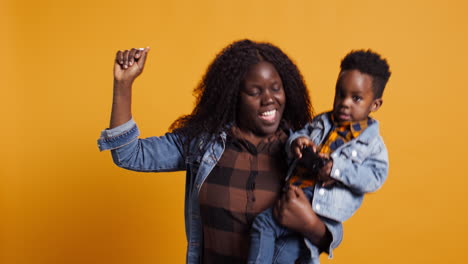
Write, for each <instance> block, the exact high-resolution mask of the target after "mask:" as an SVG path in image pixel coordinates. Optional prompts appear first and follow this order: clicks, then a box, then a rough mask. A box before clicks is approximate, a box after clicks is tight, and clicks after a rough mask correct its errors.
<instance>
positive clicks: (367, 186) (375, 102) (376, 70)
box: [248, 50, 391, 264]
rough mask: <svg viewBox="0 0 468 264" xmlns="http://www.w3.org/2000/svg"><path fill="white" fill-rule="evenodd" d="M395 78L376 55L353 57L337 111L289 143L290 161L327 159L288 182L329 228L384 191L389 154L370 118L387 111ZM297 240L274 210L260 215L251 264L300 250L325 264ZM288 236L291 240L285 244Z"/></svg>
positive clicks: (346, 62) (345, 66) (339, 87)
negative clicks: (369, 195)
mask: <svg viewBox="0 0 468 264" xmlns="http://www.w3.org/2000/svg"><path fill="white" fill-rule="evenodd" d="M390 74H391V73H390V71H389V66H388V64H387V61H386V60H385V59H382V58H381V57H380V55H379V54H377V53H374V52H373V51H371V50H367V51H364V50H359V51H352V52H351V53H349V54H347V55H346V57H345V58H344V59H343V60H342V61H341V71H340V73H339V75H338V80H337V83H336V90H335V99H334V103H333V110H332V111H331V112H327V113H323V114H321V115H318V116H317V117H315V118H314V120H313V121H312V123H310V124H308V125H307V126H306V127H305V128H303V129H302V130H300V131H298V132H296V133H294V134H293V135H291V136H290V138H289V139H288V142H287V144H286V150H287V152H288V156H289V157H290V158H292V157H296V158H297V159H301V158H302V156H304V159H305V158H307V157H309V159H310V156H311V155H310V154H311V153H310V152H309V153H308V154H307V155H306V152H304V149H305V148H309V149H312V151H316V152H317V153H318V155H319V156H320V157H321V159H322V163H321V164H320V162H319V163H318V164H317V165H316V166H315V167H314V168H315V172H313V173H312V174H313V175H310V173H307V172H304V169H303V168H302V169H301V168H295V169H294V170H293V169H290V172H291V171H292V172H293V175H292V177H290V175H288V177H287V179H286V180H287V182H288V184H292V185H295V186H299V187H301V188H302V189H303V191H304V193H305V194H306V195H307V197H308V198H309V199H310V200H311V204H312V209H313V210H314V211H315V212H316V213H317V214H318V215H319V216H320V217H321V219H322V220H323V221H324V223H326V224H327V226H328V224H330V225H332V224H335V225H336V223H341V222H343V221H345V220H347V219H348V218H349V217H351V216H352V215H353V214H354V212H355V211H356V210H357V209H358V208H359V207H360V205H361V203H362V200H363V197H364V194H365V193H368V192H374V191H376V190H377V189H379V188H380V187H381V186H382V184H383V183H384V181H385V179H386V178H387V173H388V154H387V149H386V147H385V144H384V142H383V140H382V137H381V136H380V135H379V124H378V122H377V120H375V119H373V118H371V117H369V114H370V113H371V112H375V111H377V110H378V109H379V108H380V106H381V105H382V94H383V91H384V88H385V85H386V83H387V81H388V79H389V77H390ZM312 154H313V153H312ZM299 161H300V162H299V163H298V165H301V164H302V165H303V166H304V165H307V164H308V163H311V162H312V160H299ZM319 161H320V160H319ZM295 163H297V162H295ZM305 167H306V168H307V166H305ZM309 169H310V166H309ZM288 174H290V173H288ZM311 176H312V177H311ZM291 234H294V232H293V231H291V230H287V229H286V228H284V227H282V226H280V225H279V224H278V223H277V222H276V221H275V220H274V217H273V215H272V209H268V210H267V211H265V212H263V213H262V214H260V215H258V216H257V218H256V219H255V221H254V223H253V225H252V229H251V244H250V253H249V262H248V263H262V264H264V263H273V262H274V261H276V260H277V259H279V258H281V259H283V260H284V259H285V257H284V255H288V254H290V253H289V252H291V251H297V250H301V251H300V256H301V258H300V260H299V261H300V263H314V264H315V263H319V255H320V251H321V250H319V249H318V248H317V247H316V246H314V245H313V244H312V243H310V241H308V240H307V239H304V242H305V245H304V244H302V245H301V246H300V247H301V248H302V249H297V247H298V243H297V241H294V243H292V241H291V236H290V235H291ZM286 236H289V237H288V238H287V239H284V238H285V237H286ZM280 238H282V239H281V240H279V239H280ZM277 240H278V241H281V245H278V244H277V243H276V241H277ZM299 245H300V244H299ZM307 249H308V251H307ZM290 255H291V256H292V257H291V258H294V259H290V260H288V261H287V262H285V263H294V261H296V259H295V258H297V255H294V254H290ZM330 257H331V255H330ZM275 263H276V262H275ZM296 263H297V262H296Z"/></svg>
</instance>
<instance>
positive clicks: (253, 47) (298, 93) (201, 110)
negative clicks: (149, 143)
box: [170, 39, 312, 142]
mask: <svg viewBox="0 0 468 264" xmlns="http://www.w3.org/2000/svg"><path fill="white" fill-rule="evenodd" d="M261 61H267V62H269V63H271V64H272V65H273V66H274V67H275V68H276V70H277V71H278V74H279V75H280V77H281V80H282V82H283V87H284V91H285V95H286V106H285V109H284V112H283V117H282V121H283V122H282V123H283V124H284V123H286V124H288V126H289V127H290V128H291V129H293V130H297V129H299V128H302V127H303V126H304V125H305V124H306V123H307V122H309V121H310V120H311V118H312V116H311V115H312V106H311V103H310V99H309V93H308V91H307V88H306V85H305V82H304V80H303V78H302V75H301V73H300V72H299V70H298V68H297V66H296V65H295V64H294V63H293V62H292V61H291V59H290V58H289V57H288V56H287V55H286V54H285V53H284V52H282V51H281V50H280V49H279V48H278V47H276V46H274V45H272V44H270V43H261V42H254V41H251V40H247V39H246V40H240V41H236V42H233V43H231V44H230V45H228V46H227V47H226V48H224V49H223V50H222V51H221V52H220V53H219V54H218V55H217V56H216V58H215V59H214V61H213V62H212V63H211V65H209V66H208V69H207V71H206V73H205V76H204V77H203V78H202V80H201V82H200V83H199V85H198V86H197V87H196V88H195V89H194V91H193V94H194V96H195V97H196V104H195V108H194V109H193V111H192V113H191V114H189V115H185V116H182V117H180V118H178V119H177V120H176V121H174V123H173V124H172V125H171V127H170V130H171V131H173V132H176V133H180V134H182V135H183V136H184V137H185V139H187V140H188V142H190V141H191V140H192V139H194V138H196V137H199V136H206V135H218V134H220V132H222V131H224V130H226V128H227V126H228V125H229V124H234V123H235V121H236V114H237V106H238V105H237V104H238V99H239V92H240V89H241V87H242V85H243V82H244V79H245V76H246V74H247V72H248V71H249V70H250V69H251V68H252V66H253V65H255V64H258V63H259V62H261Z"/></svg>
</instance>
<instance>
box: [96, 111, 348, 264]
mask: <svg viewBox="0 0 468 264" xmlns="http://www.w3.org/2000/svg"><path fill="white" fill-rule="evenodd" d="M139 135H140V132H139V129H138V127H137V125H136V123H135V122H134V120H133V119H131V120H129V121H128V122H127V123H125V124H122V125H120V126H118V127H115V128H113V129H109V130H104V131H102V132H101V137H100V138H99V139H98V147H99V149H100V150H101V151H104V150H111V153H112V158H113V161H114V163H115V164H116V165H117V166H119V167H122V168H125V169H129V170H133V171H142V172H169V171H186V185H185V208H184V212H185V232H186V237H187V255H186V263H188V264H198V263H200V257H201V251H202V249H203V246H202V243H203V237H202V236H203V231H202V225H201V219H200V208H199V202H198V195H199V191H200V188H201V186H202V184H203V182H204V181H205V179H206V178H207V176H208V175H209V173H210V172H211V170H212V169H213V167H214V166H215V165H216V163H217V161H218V160H219V159H220V157H221V155H222V154H223V152H224V148H225V142H226V133H224V132H223V133H221V134H220V135H216V136H212V137H206V138H199V139H196V140H193V141H192V142H190V144H189V147H188V151H187V153H185V152H184V147H183V145H182V144H183V139H182V138H181V137H180V135H178V134H176V133H166V134H165V135H163V136H161V137H149V138H145V139H139V138H138V137H139ZM204 140H208V141H207V142H208V143H207V144H206V146H205V148H204V151H203V152H202V154H201V155H198V154H194V153H200V152H199V150H201V146H203V145H204V144H203V143H204ZM326 225H327V227H328V228H329V231H330V232H331V234H332V236H333V242H332V243H331V245H330V247H329V252H330V253H331V251H332V249H333V248H335V247H336V246H337V245H338V244H339V243H340V241H341V238H342V227H341V224H336V223H326ZM306 243H310V242H309V241H307V242H306Z"/></svg>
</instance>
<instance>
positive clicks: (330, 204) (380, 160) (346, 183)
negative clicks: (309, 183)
mask: <svg viewBox="0 0 468 264" xmlns="http://www.w3.org/2000/svg"><path fill="white" fill-rule="evenodd" d="M328 116H329V113H324V114H321V115H319V116H317V117H315V118H314V120H313V121H312V123H310V124H308V125H306V126H305V127H304V128H303V129H301V130H299V131H297V132H296V133H294V134H293V135H292V136H291V137H289V139H288V141H287V143H286V149H287V152H288V155H289V156H291V151H290V149H291V147H290V146H291V143H292V142H293V141H294V140H295V139H297V138H298V137H301V136H307V137H309V138H311V139H312V141H313V142H314V144H316V145H317V146H318V145H319V144H320V143H322V142H323V141H324V140H325V139H326V137H327V135H328V133H329V132H330V130H331V129H332V127H333V124H332V122H331V121H330V119H329V118H328ZM331 158H332V159H333V167H332V169H331V175H330V176H331V177H332V178H334V179H336V180H337V181H338V182H339V183H337V184H334V185H332V186H331V187H329V188H322V187H321V186H320V185H319V184H317V185H315V187H314V188H315V189H314V197H313V199H312V208H313V210H314V211H315V212H316V213H317V214H318V215H321V216H323V217H326V218H329V219H333V220H336V221H339V222H343V221H345V220H347V219H348V218H350V217H351V216H352V215H353V214H354V212H356V210H357V209H358V208H359V207H360V206H361V204H362V200H363V198H364V194H365V193H368V192H374V191H376V190H378V189H379V188H380V187H381V186H382V184H383V183H384V181H385V179H386V178H387V174H388V153H387V148H386V147H385V144H384V142H383V139H382V137H381V136H380V134H379V123H378V121H377V120H375V122H374V123H372V124H371V125H369V126H368V127H367V128H366V129H365V130H364V131H363V132H362V133H361V134H360V135H359V136H358V137H357V138H356V139H353V140H351V141H349V142H347V143H346V144H343V145H342V146H340V147H339V148H338V149H336V150H335V151H334V152H333V153H332V154H331Z"/></svg>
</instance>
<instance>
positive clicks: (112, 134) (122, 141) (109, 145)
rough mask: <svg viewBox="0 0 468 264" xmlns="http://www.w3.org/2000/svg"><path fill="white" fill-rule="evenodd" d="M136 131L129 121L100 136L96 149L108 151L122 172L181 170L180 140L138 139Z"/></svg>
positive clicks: (170, 135)
mask: <svg viewBox="0 0 468 264" xmlns="http://www.w3.org/2000/svg"><path fill="white" fill-rule="evenodd" d="M139 135H140V131H139V130H138V126H137V125H136V124H135V122H134V121H133V119H131V120H129V121H128V122H127V123H125V124H123V125H120V126H118V127H116V128H113V129H110V130H104V131H102V132H101V137H100V138H99V139H98V146H99V149H100V150H101V151H103V150H111V152H112V158H113V160H114V163H115V164H116V165H117V166H119V167H122V168H125V169H129V170H134V171H143V172H152V171H153V172H156V171H159V172H163V171H178V170H185V158H184V154H183V146H182V141H181V138H180V136H178V135H177V134H174V133H166V134H165V135H164V136H161V137H149V138H145V139H139V138H138V136H139Z"/></svg>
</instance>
